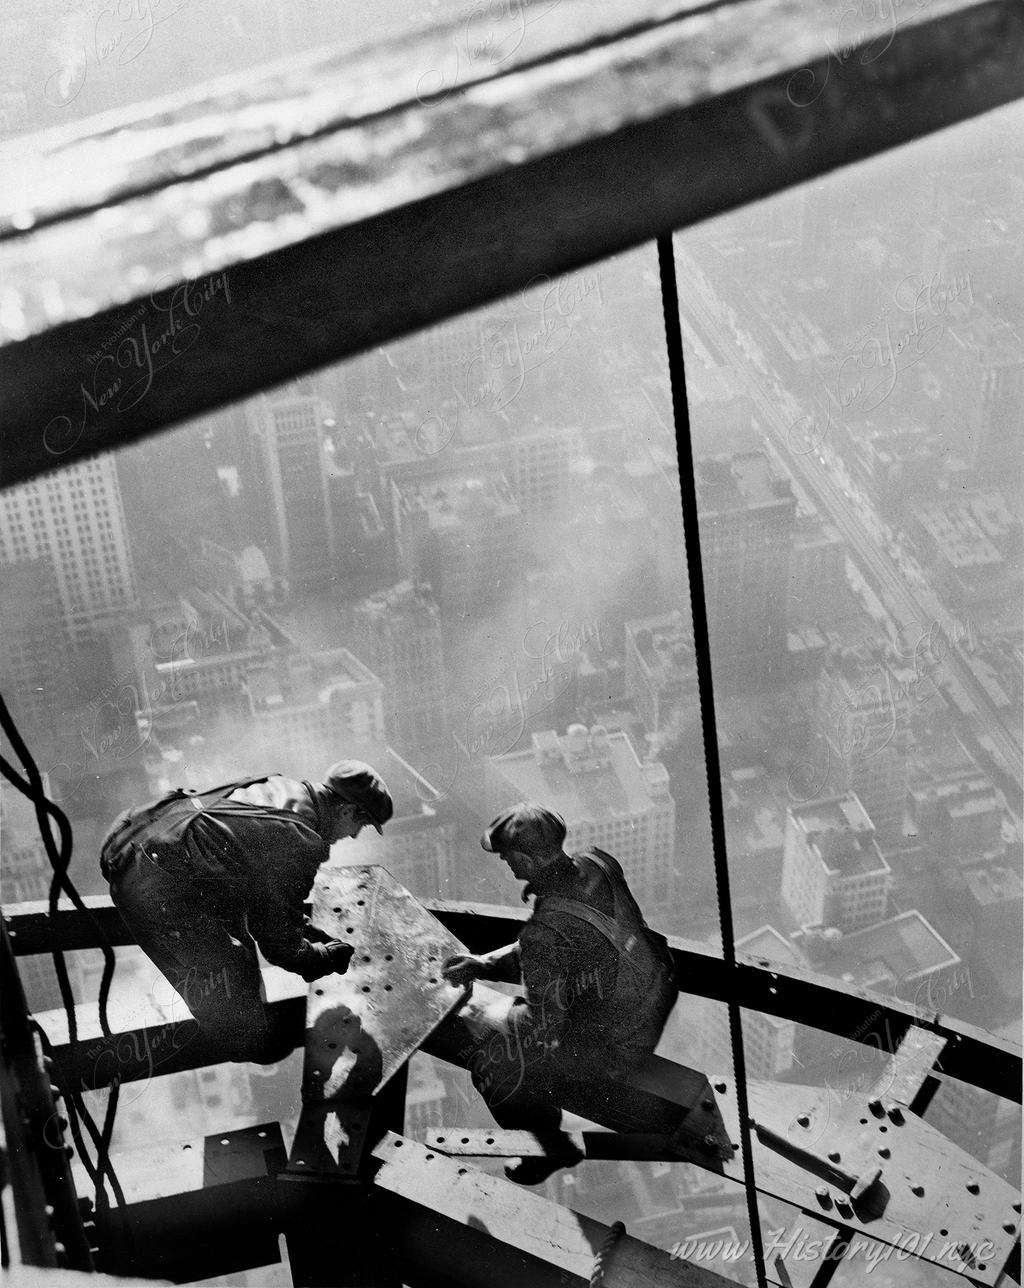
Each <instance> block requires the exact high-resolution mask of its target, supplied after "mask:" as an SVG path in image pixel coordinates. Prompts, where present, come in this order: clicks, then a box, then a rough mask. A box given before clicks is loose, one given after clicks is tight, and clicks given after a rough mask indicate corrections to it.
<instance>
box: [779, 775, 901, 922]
mask: <svg viewBox="0 0 1024 1288" xmlns="http://www.w3.org/2000/svg"><path fill="white" fill-rule="evenodd" d="M891 882H892V871H891V869H890V867H889V865H888V863H886V861H885V858H884V856H883V855H882V852H881V850H879V848H878V842H877V841H876V840H875V829H874V826H873V824H872V822H871V820H870V818H868V816H867V814H866V813H865V810H864V807H863V805H862V804H861V803H860V801H859V800H858V799H857V797H856V795H854V793H853V792H847V793H845V794H844V795H842V796H832V797H829V798H827V799H825V800H820V801H814V802H813V803H812V804H809V805H798V806H794V807H792V808H791V809H790V810H789V812H788V814H787V816H786V834H785V840H784V842H783V857H782V898H783V900H784V902H785V904H786V906H787V908H788V909H789V911H790V912H791V913H792V915H793V916H794V917H795V918H796V920H797V923H798V924H799V925H801V926H824V927H835V928H836V929H838V930H841V931H843V932H847V931H851V930H857V929H859V928H860V927H861V926H869V925H872V924H873V923H874V922H877V921H881V920H882V918H883V917H884V916H885V914H886V910H887V907H888V902H889V888H890V884H891Z"/></svg>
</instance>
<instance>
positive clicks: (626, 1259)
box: [374, 1134, 734, 1288]
mask: <svg viewBox="0 0 1024 1288" xmlns="http://www.w3.org/2000/svg"><path fill="white" fill-rule="evenodd" d="M374 1156H375V1158H376V1159H377V1160H378V1162H379V1164H380V1170H379V1171H378V1172H377V1173H376V1176H375V1177H374V1188H375V1190H376V1191H377V1192H379V1193H380V1194H382V1195H385V1196H387V1200H388V1202H387V1210H388V1212H389V1213H390V1214H391V1217H392V1224H391V1229H392V1232H393V1238H394V1244H395V1251H396V1253H397V1255H398V1256H399V1258H400V1261H401V1269H402V1276H403V1280H404V1282H406V1283H408V1284H409V1285H411V1286H412V1288H419V1286H420V1285H431V1286H433V1285H439V1284H451V1285H458V1288H522V1285H524V1284H529V1285H530V1286H531V1288H547V1285H551V1288H556V1286H557V1288H569V1285H576V1284H578V1285H580V1286H581V1288H585V1286H586V1285H588V1284H590V1283H591V1282H592V1279H591V1275H592V1274H593V1272H594V1269H595V1265H596V1262H597V1256H598V1253H599V1252H600V1250H601V1249H602V1247H604V1246H605V1245H606V1244H607V1243H608V1241H609V1234H610V1231H609V1228H608V1227H607V1226H605V1225H603V1224H601V1222H599V1221H593V1220H591V1219H590V1218H589V1217H585V1216H581V1215H580V1214H578V1213H576V1212H573V1211H570V1210H569V1209H568V1208H564V1207H560V1206H558V1205H557V1204H554V1203H550V1202H548V1201H546V1200H545V1199H543V1198H541V1197H540V1196H539V1195H537V1194H532V1193H530V1192H529V1191H528V1190H525V1189H523V1187H522V1186H518V1185H515V1184H513V1183H512V1182H510V1181H506V1180H504V1179H502V1178H499V1177H496V1176H488V1175H486V1174H485V1173H483V1172H480V1171H478V1170H477V1169H476V1168H474V1167H470V1166H468V1165H466V1164H464V1163H460V1162H459V1160H457V1159H450V1158H446V1157H445V1156H444V1155H443V1154H438V1153H435V1152H434V1151H433V1150H430V1149H427V1148H426V1147H425V1146H423V1145H419V1144H417V1143H416V1142H415V1141H411V1140H407V1139H405V1138H404V1137H402V1136H398V1135H394V1134H389V1135H388V1136H387V1137H386V1138H385V1140H384V1141H382V1142H381V1144H380V1146H379V1147H378V1148H377V1149H376V1150H375V1151H374ZM601 1282H602V1284H603V1285H604V1288H627V1285H628V1286H629V1288H633V1286H634V1285H636V1284H646V1285H649V1288H658V1286H661V1288H669V1286H670V1285H671V1286H672V1288H678V1286H680V1285H685V1288H734V1281H733V1280H731V1279H725V1278H723V1277H722V1276H721V1275H719V1274H716V1273H715V1272H714V1271H712V1270H708V1269H707V1268H706V1267H703V1266H698V1265H696V1264H694V1263H691V1262H686V1261H681V1260H673V1258H672V1256H671V1254H670V1253H668V1252H662V1251H660V1250H658V1249H655V1248H652V1247H651V1246H650V1245H649V1244H646V1243H643V1242H641V1241H640V1240H639V1239H633V1238H631V1237H630V1236H629V1235H628V1234H623V1235H622V1236H621V1238H619V1239H617V1240H616V1241H615V1242H614V1243H613V1245H612V1246H611V1248H610V1251H609V1252H608V1254H607V1257H606V1258H605V1259H604V1277H603V1279H602V1280H601Z"/></svg>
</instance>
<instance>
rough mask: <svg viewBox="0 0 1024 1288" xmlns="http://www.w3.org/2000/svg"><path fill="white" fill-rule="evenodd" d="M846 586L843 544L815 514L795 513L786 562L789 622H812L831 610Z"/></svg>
mask: <svg viewBox="0 0 1024 1288" xmlns="http://www.w3.org/2000/svg"><path fill="white" fill-rule="evenodd" d="M845 585H846V544H845V542H844V541H843V539H842V537H840V535H839V531H838V529H837V528H835V527H834V526H833V525H832V524H831V523H827V522H823V521H822V519H821V518H820V517H819V516H818V515H817V514H798V515H797V519H796V528H795V534H794V541H793V553H792V555H791V557H790V562H789V595H788V599H787V607H786V615H787V619H788V620H789V621H791V622H815V621H819V620H821V619H822V618H823V617H826V616H830V615H831V613H832V612H833V611H834V608H835V602H836V596H837V593H838V592H839V591H840V590H841V589H842V588H843V587H845Z"/></svg>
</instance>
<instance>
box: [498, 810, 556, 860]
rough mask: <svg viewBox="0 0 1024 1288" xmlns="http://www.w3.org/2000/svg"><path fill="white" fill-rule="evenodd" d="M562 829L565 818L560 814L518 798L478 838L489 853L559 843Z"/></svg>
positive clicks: (549, 845)
mask: <svg viewBox="0 0 1024 1288" xmlns="http://www.w3.org/2000/svg"><path fill="white" fill-rule="evenodd" d="M565 832H566V828H565V820H564V819H563V818H562V817H561V815H560V814H556V813H555V812H554V811H553V810H549V809H546V808H545V807H544V806H543V805H534V804H531V803H530V802H527V801H521V802H520V803H519V804H518V805H513V806H511V807H510V808H509V809H505V810H502V812H501V813H500V814H499V815H498V817H497V818H495V819H494V820H493V821H492V822H491V824H490V826H489V827H488V828H487V830H486V832H484V834H483V836H482V837H481V838H480V845H481V847H482V848H483V849H485V850H489V851H491V853H496V852H500V851H501V850H518V849H521V848H527V849H533V848H535V847H537V846H540V847H542V848H544V849H548V848H550V847H552V846H556V845H559V846H560V845H561V844H562V842H563V841H564V840H565Z"/></svg>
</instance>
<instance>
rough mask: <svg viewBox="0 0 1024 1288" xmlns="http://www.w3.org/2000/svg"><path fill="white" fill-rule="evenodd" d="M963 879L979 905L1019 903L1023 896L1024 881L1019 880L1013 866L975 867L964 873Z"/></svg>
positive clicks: (1018, 875)
mask: <svg viewBox="0 0 1024 1288" xmlns="http://www.w3.org/2000/svg"><path fill="white" fill-rule="evenodd" d="M964 880H965V881H966V883H967V889H968V890H969V891H970V894H971V897H972V898H973V899H974V901H975V902H976V903H977V904H978V905H979V906H981V907H994V906H996V905H998V904H1001V903H1020V902H1021V899H1022V898H1024V883H1022V882H1021V878H1020V873H1019V872H1016V871H1015V870H1014V869H1013V868H1009V867H1005V866H999V867H988V868H975V869H974V870H973V871H970V872H965V873H964Z"/></svg>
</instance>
